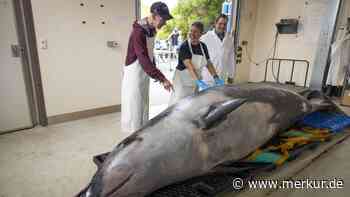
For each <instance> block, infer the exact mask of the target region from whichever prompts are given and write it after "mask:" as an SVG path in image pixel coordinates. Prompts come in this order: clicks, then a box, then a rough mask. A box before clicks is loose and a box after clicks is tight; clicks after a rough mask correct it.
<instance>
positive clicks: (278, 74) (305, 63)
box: [264, 58, 310, 87]
mask: <svg viewBox="0 0 350 197" xmlns="http://www.w3.org/2000/svg"><path fill="white" fill-rule="evenodd" d="M275 61H277V62H278V69H277V76H276V77H275V76H274V78H275V80H276V82H277V83H279V77H280V71H281V64H282V62H290V63H291V65H292V71H291V73H290V78H289V81H288V82H289V83H294V82H293V77H294V71H295V63H296V62H301V63H304V65H306V72H305V80H304V87H306V83H307V78H308V74H309V69H310V62H309V61H307V60H298V59H278V58H270V59H268V60H267V61H266V66H265V77H264V82H266V81H267V71H268V66H269V63H272V64H273V63H274V62H275ZM272 66H274V65H272ZM271 72H272V74H273V75H274V72H273V68H272V71H271Z"/></svg>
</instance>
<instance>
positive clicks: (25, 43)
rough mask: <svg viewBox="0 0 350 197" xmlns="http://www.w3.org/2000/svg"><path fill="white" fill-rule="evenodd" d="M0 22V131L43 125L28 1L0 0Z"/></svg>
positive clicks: (43, 110)
mask: <svg viewBox="0 0 350 197" xmlns="http://www.w3.org/2000/svg"><path fill="white" fill-rule="evenodd" d="M0 24H1V29H0V35H1V36H0V60H1V61H0V65H1V66H0V98H1V100H0V134H2V133H7V132H13V131H18V130H22V129H28V128H32V127H34V126H35V125H37V124H41V125H46V121H45V120H46V114H45V105H44V103H43V97H42V91H41V89H40V88H41V86H40V84H41V83H40V77H39V78H35V77H37V76H40V71H39V70H38V69H35V68H39V65H38V61H37V56H36V54H35V50H33V49H35V48H36V46H35V44H34V45H33V44H32V43H35V36H34V28H33V21H32V15H31V6H30V2H29V1H23V0H0ZM34 64H35V65H34ZM38 72H39V73H38ZM34 78H35V79H36V80H34ZM40 104H41V105H40Z"/></svg>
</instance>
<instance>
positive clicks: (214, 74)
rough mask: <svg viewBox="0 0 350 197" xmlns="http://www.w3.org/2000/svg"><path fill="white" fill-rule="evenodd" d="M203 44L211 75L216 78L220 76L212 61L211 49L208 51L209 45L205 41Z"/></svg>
mask: <svg viewBox="0 0 350 197" xmlns="http://www.w3.org/2000/svg"><path fill="white" fill-rule="evenodd" d="M204 38H205V37H204ZM204 40H205V39H204ZM202 46H203V50H204V55H205V58H206V59H207V68H208V71H209V73H210V75H211V76H213V77H214V78H215V77H217V76H218V74H217V73H216V70H215V67H214V65H213V63H212V62H211V61H210V56H209V51H208V48H207V45H206V44H205V43H202Z"/></svg>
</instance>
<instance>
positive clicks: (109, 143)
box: [0, 113, 350, 197]
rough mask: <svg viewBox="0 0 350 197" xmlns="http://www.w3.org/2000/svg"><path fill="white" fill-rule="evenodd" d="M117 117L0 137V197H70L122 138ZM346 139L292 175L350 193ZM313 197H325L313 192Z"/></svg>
mask: <svg viewBox="0 0 350 197" xmlns="http://www.w3.org/2000/svg"><path fill="white" fill-rule="evenodd" d="M119 121H120V114H119V113H115V114H109V115H103V116H98V117H93V118H89V119H85V120H78V121H73V122H67V123H62V124H57V125H52V126H49V127H45V128H43V127H38V128H34V129H31V130H26V131H23V132H17V133H12V134H6V135H1V136H0V197H38V196H44V197H46V196H48V197H62V196H65V197H67V196H73V195H74V194H76V193H77V192H78V191H79V190H80V189H81V188H83V187H84V186H85V185H86V184H87V183H88V181H89V180H90V178H91V176H92V175H93V173H94V172H95V170H96V167H95V166H94V164H93V162H92V160H91V158H92V156H93V155H96V154H100V153H103V152H106V151H109V150H111V149H112V148H113V147H114V145H115V144H116V143H117V142H118V141H120V140H122V139H123V138H124V137H126V135H127V134H125V133H121V132H120V131H119V128H120V122H119ZM349 153H350V140H346V141H344V142H343V143H342V144H339V145H337V146H336V147H334V148H333V149H331V150H330V151H328V152H327V153H326V154H324V155H322V156H321V157H320V158H319V159H317V160H316V161H315V162H314V163H312V165H311V166H309V167H307V168H305V169H304V170H303V171H301V172H300V173H299V174H298V175H297V176H298V177H309V178H313V179H317V178H322V177H326V178H332V177H337V178H341V179H343V180H344V181H345V188H344V189H340V190H337V191H333V192H332V193H331V194H332V196H336V197H340V196H348V195H346V194H348V193H350V187H349V186H348V184H349V182H350V170H349V169H350V157H349V156H348V155H349ZM310 194H311V193H309V192H305V191H301V190H299V191H296V190H292V191H280V192H279V191H276V192H274V193H272V194H270V195H271V196H273V197H277V196H281V195H284V196H285V197H287V196H288V197H295V196H309V195H310ZM316 194H317V196H329V195H330V193H329V192H328V191H324V190H323V191H322V190H321V191H318V192H317V193H316Z"/></svg>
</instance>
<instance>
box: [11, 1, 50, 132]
mask: <svg viewBox="0 0 350 197" xmlns="http://www.w3.org/2000/svg"><path fill="white" fill-rule="evenodd" d="M11 1H13V6H14V13H15V20H16V21H15V22H16V28H17V36H18V44H19V45H21V46H22V47H23V49H24V52H23V53H22V66H23V75H24V80H25V87H26V91H27V97H28V104H29V108H30V112H31V119H32V123H33V126H36V125H42V126H47V114H46V106H45V100H44V93H43V86H42V80H41V72H40V64H39V55H38V49H37V44H36V43H37V42H36V36H35V28H34V18H33V12H32V6H31V1H30V0H11ZM22 129H25V128H22ZM16 131H18V130H16Z"/></svg>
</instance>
